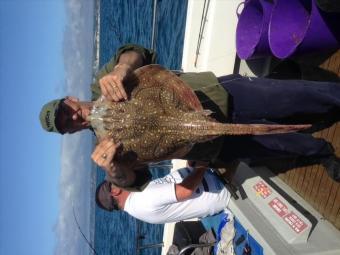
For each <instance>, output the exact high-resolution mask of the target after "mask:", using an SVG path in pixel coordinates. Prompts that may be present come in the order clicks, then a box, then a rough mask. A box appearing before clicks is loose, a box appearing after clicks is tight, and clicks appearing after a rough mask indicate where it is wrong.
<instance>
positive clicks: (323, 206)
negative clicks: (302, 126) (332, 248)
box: [270, 50, 340, 230]
mask: <svg viewBox="0 0 340 255" xmlns="http://www.w3.org/2000/svg"><path fill="white" fill-rule="evenodd" d="M320 67H321V68H323V69H325V70H329V71H331V72H333V73H335V74H337V75H338V77H340V50H338V51H337V52H335V53H334V54H332V55H331V56H330V57H328V58H327V59H326V60H324V61H323V62H322V63H321V65H320ZM313 135H314V136H315V137H318V138H324V139H326V140H327V141H329V142H331V143H332V145H333V146H334V149H335V150H336V155H337V156H340V122H337V123H335V124H333V125H332V126H330V127H329V128H326V129H324V130H321V131H319V132H316V133H314V134H313ZM280 164H281V165H280V167H279V166H278V164H271V166H270V169H271V170H272V171H273V172H276V173H277V174H278V176H279V177H280V178H281V179H282V180H283V181H284V182H285V183H286V184H288V185H289V186H290V187H291V188H292V189H294V191H295V192H296V193H298V194H299V195H300V196H301V197H302V198H304V199H305V200H306V201H307V202H308V203H310V204H311V205H312V206H313V208H314V209H316V210H317V211H318V212H319V213H320V214H321V215H322V216H323V217H324V218H325V219H326V220H328V221H329V222H331V223H332V224H333V225H334V226H335V227H336V228H337V229H339V230H340V183H337V182H335V181H333V180H332V179H331V178H329V177H328V175H327V173H326V172H325V169H324V167H323V166H321V165H313V166H308V167H295V166H294V163H292V162H286V164H292V165H290V166H287V169H290V170H288V171H286V172H284V173H279V168H282V162H280Z"/></svg>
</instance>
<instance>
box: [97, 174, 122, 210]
mask: <svg viewBox="0 0 340 255" xmlns="http://www.w3.org/2000/svg"><path fill="white" fill-rule="evenodd" d="M111 187H112V183H111V182H109V181H107V180H105V181H103V182H102V183H101V184H99V186H98V187H97V189H96V204H97V205H98V207H100V208H102V209H104V210H106V211H110V212H111V211H113V210H119V207H118V203H117V201H116V200H115V199H114V198H113V197H112V195H111Z"/></svg>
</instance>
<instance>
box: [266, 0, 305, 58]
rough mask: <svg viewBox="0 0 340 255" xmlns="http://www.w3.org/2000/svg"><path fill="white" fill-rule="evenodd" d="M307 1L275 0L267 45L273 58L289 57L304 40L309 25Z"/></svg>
mask: <svg viewBox="0 0 340 255" xmlns="http://www.w3.org/2000/svg"><path fill="white" fill-rule="evenodd" d="M308 8H310V6H309V5H308V2H307V1H300V0H276V3H275V4H274V8H273V11H272V16H271V19H270V24H269V32H268V36H269V45H270V49H271V51H272V53H273V55H274V56H276V57H278V58H281V59H283V58H287V57H289V56H291V55H292V54H293V53H294V52H295V51H296V49H297V47H298V46H299V45H300V43H301V42H302V40H303V39H304V37H305V35H306V32H307V30H308V27H309V23H310V15H309V11H308Z"/></svg>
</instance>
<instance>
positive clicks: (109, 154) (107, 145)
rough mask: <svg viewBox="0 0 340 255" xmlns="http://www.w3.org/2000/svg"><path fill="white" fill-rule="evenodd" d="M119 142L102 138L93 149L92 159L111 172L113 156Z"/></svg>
mask: <svg viewBox="0 0 340 255" xmlns="http://www.w3.org/2000/svg"><path fill="white" fill-rule="evenodd" d="M119 146H120V144H115V143H114V142H113V140H112V139H110V138H105V139H103V140H102V141H101V142H100V143H99V144H98V145H97V146H96V148H95V149H94V151H93V153H92V155H91V158H92V160H93V161H94V162H95V163H96V164H97V165H98V166H100V167H101V168H103V169H104V170H105V171H107V172H108V173H109V172H112V171H113V168H114V167H115V166H114V162H113V158H114V156H115V154H116V151H117V149H118V147H119Z"/></svg>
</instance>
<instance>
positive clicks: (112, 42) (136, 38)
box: [95, 0, 187, 255]
mask: <svg viewBox="0 0 340 255" xmlns="http://www.w3.org/2000/svg"><path fill="white" fill-rule="evenodd" d="M157 3H158V7H157V22H156V24H157V36H156V42H155V49H156V52H157V63H159V64H161V65H163V66H165V67H167V68H169V69H180V67H181V59H182V51H183V40H184V29H185V18H186V10H187V1H184V0H183V1H182V0H177V1H170V0H158V2H157ZM152 7H153V1H152V0H101V10H100V15H101V16H100V46H99V47H100V60H99V64H100V66H102V65H103V64H105V63H106V62H107V61H109V60H110V58H111V56H112V55H114V53H115V52H116V50H117V48H118V47H119V46H120V45H122V44H125V43H138V44H141V45H144V46H145V47H150V46H151V34H152ZM165 164H166V165H168V163H167V162H165ZM167 171H168V169H166V168H165V167H164V168H158V169H153V170H152V172H153V175H154V176H155V177H157V176H163V175H165V174H166V172H167ZM103 178H104V174H103V172H102V171H101V170H99V169H98V170H97V183H99V182H101V181H102V179H103ZM95 214H96V215H95V249H96V251H97V253H98V254H135V248H136V242H135V240H136V226H137V224H141V233H142V234H143V235H144V236H145V239H143V240H142V244H150V243H157V242H161V241H162V234H163V225H152V224H146V223H141V222H140V221H137V220H135V219H134V218H132V217H130V216H129V215H128V214H126V213H124V212H115V213H108V212H105V211H103V210H101V209H99V208H96V212H95ZM137 222H139V223H137ZM160 252H161V250H160V249H159V248H157V249H147V250H143V251H142V252H141V254H142V255H143V254H148V255H149V254H150V255H156V254H160Z"/></svg>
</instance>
